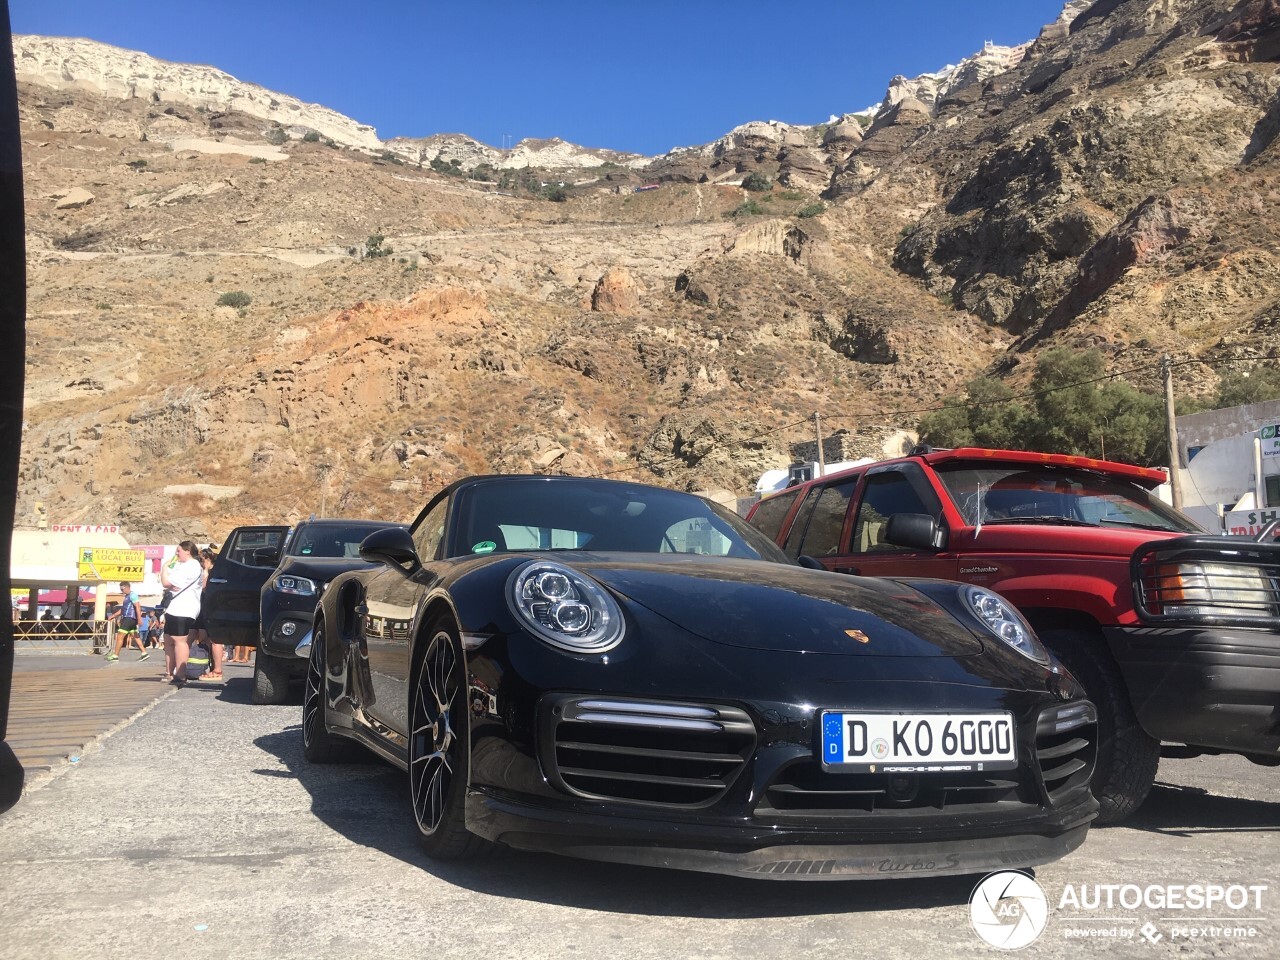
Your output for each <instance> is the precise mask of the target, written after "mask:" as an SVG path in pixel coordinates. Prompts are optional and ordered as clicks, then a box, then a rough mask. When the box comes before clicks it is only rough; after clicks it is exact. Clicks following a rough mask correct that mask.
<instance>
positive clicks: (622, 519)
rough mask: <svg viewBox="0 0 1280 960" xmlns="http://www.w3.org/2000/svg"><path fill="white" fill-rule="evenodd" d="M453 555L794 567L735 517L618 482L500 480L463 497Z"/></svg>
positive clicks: (694, 500)
mask: <svg viewBox="0 0 1280 960" xmlns="http://www.w3.org/2000/svg"><path fill="white" fill-rule="evenodd" d="M454 523H455V531H454V535H453V541H452V542H453V545H452V548H451V554H452V555H453V556H462V555H466V554H471V553H492V552H495V551H499V550H539V551H545V550H590V551H593V552H598V551H610V552H613V551H618V552H625V553H693V554H701V555H703V556H712V557H745V558H748V559H755V560H772V561H777V562H782V563H786V562H788V561H787V559H786V556H785V554H783V553H782V551H781V550H779V549H778V547H777V546H776V545H775V544H774V543H773V542H772V541H771V540H769V539H768V538H767V537H765V536H764V535H763V534H762V533H760V531H758V530H757V529H755V528H754V527H751V526H748V525H747V523H746V521H744V520H742V519H740V518H739V517H738V516H737V515H735V514H734V513H733V512H732V511H729V510H726V509H725V508H724V507H721V506H719V505H718V504H714V503H712V502H710V501H709V500H704V499H703V498H702V497H698V496H694V495H693V494H688V493H680V492H678V491H675V490H663V489H661V488H658V487H648V486H643V485H640V484H630V483H619V482H617V481H612V480H588V479H576V478H574V479H559V478H556V479H551V478H538V477H534V478H530V477H494V478H491V479H487V480H484V481H482V482H479V483H477V484H475V485H474V486H470V487H467V488H466V489H465V490H462V491H460V492H459V495H458V500H457V505H456V517H455V520H454Z"/></svg>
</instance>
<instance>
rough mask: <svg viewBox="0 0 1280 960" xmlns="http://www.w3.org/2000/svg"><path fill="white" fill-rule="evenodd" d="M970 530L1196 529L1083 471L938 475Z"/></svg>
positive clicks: (1144, 496) (1127, 488) (1120, 484)
mask: <svg viewBox="0 0 1280 960" xmlns="http://www.w3.org/2000/svg"><path fill="white" fill-rule="evenodd" d="M937 473H938V478H939V479H940V480H941V481H942V483H943V486H945V487H946V488H947V492H948V493H950V494H951V499H952V500H954V501H955V504H956V507H957V508H958V509H959V510H960V514H961V516H963V517H964V522H965V523H967V524H969V525H970V526H978V525H979V524H987V523H1054V522H1059V523H1062V522H1066V523H1077V524H1089V525H1090V526H1120V527H1137V528H1140V529H1150V530H1176V531H1180V532H1188V533H1189V532H1194V531H1197V530H1199V527H1197V526H1196V525H1195V524H1194V523H1192V522H1191V521H1190V520H1189V519H1187V518H1186V517H1184V516H1182V514H1180V513H1178V512H1177V511H1175V510H1173V509H1172V508H1171V507H1168V506H1166V505H1165V504H1164V503H1162V502H1161V501H1160V500H1159V499H1158V498H1157V497H1156V496H1155V495H1154V494H1152V493H1149V492H1148V491H1146V490H1144V489H1143V488H1142V487H1140V486H1138V485H1137V484H1132V483H1126V482H1125V481H1123V480H1115V479H1112V478H1109V477H1103V476H1099V475H1098V474H1094V473H1089V472H1085V471H1072V470H1049V469H1039V468H1031V469H1027V468H1026V467H1024V466H1021V465H1016V466H1005V467H1001V466H990V467H988V466H985V465H984V466H982V467H975V466H973V465H955V466H944V467H941V468H939V469H938V471H937Z"/></svg>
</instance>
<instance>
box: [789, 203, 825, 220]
mask: <svg viewBox="0 0 1280 960" xmlns="http://www.w3.org/2000/svg"><path fill="white" fill-rule="evenodd" d="M825 209H827V207H826V204H824V203H822V201H818V202H816V203H810V204H806V205H805V206H803V207H801V208H800V209H799V210H797V211H796V216H797V217H816V216H817V215H818V214H820V213H822V211H823V210H825Z"/></svg>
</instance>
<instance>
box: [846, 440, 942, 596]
mask: <svg viewBox="0 0 1280 960" xmlns="http://www.w3.org/2000/svg"><path fill="white" fill-rule="evenodd" d="M899 513H923V514H928V515H929V516H931V517H933V518H934V520H936V521H937V522H938V524H940V525H944V524H945V519H944V517H943V511H942V500H941V498H940V497H939V496H938V494H937V491H935V490H934V489H933V487H932V486H931V485H930V483H929V478H928V477H927V476H926V475H925V472H924V470H922V469H921V468H920V467H919V466H918V465H917V464H914V463H896V464H893V465H887V466H884V467H870V468H868V469H867V472H866V473H865V474H864V475H863V482H862V485H861V486H860V487H859V489H858V493H857V498H856V502H855V505H854V514H853V523H852V525H851V526H850V530H849V534H850V535H849V542H848V544H847V546H846V548H845V549H844V550H843V551H842V552H841V555H840V563H839V568H840V569H842V570H843V571H844V572H846V573H855V574H859V575H861V576H864V577H934V578H937V579H940V580H955V579H956V574H957V569H958V558H957V556H956V554H955V553H952V552H949V551H947V550H927V549H921V548H916V547H903V546H899V545H897V544H893V543H889V542H888V541H887V540H886V539H885V533H886V528H887V527H888V523H889V518H890V517H892V516H894V515H895V514H899Z"/></svg>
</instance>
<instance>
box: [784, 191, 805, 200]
mask: <svg viewBox="0 0 1280 960" xmlns="http://www.w3.org/2000/svg"><path fill="white" fill-rule="evenodd" d="M778 198H779V199H780V200H803V199H804V193H803V192H801V191H800V190H783V191H782V192H781V193H780V194H778Z"/></svg>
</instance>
